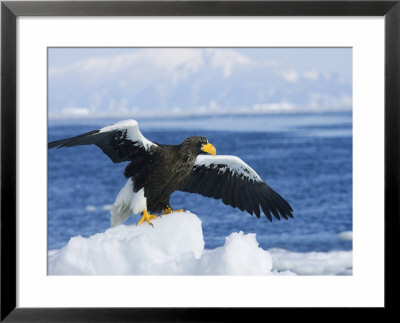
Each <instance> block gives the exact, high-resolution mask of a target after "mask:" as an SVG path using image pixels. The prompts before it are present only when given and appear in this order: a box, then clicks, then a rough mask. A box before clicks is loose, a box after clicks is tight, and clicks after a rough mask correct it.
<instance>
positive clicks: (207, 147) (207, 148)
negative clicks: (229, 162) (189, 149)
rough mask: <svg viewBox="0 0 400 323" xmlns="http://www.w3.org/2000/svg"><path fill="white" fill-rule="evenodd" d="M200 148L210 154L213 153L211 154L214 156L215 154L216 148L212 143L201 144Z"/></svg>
mask: <svg viewBox="0 0 400 323" xmlns="http://www.w3.org/2000/svg"><path fill="white" fill-rule="evenodd" d="M201 150H202V151H204V152H205V153H207V154H210V155H213V156H215V155H216V154H217V150H216V149H215V147H214V146H213V145H211V144H210V143H209V144H206V145H203V146H202V147H201Z"/></svg>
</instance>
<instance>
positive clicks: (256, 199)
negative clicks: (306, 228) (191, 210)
mask: <svg viewBox="0 0 400 323" xmlns="http://www.w3.org/2000/svg"><path fill="white" fill-rule="evenodd" d="M219 157H224V156H219ZM228 157H229V156H228ZM211 158H212V157H211ZM202 160H205V158H204V157H202V159H201V160H200V162H197V163H196V164H195V166H194V167H193V169H192V171H191V173H190V175H189V176H188V178H187V180H186V182H185V184H184V185H183V186H182V187H181V188H180V190H181V191H184V192H190V193H198V194H201V195H203V196H207V197H213V198H215V199H222V202H223V203H225V204H227V205H231V206H232V207H237V208H239V209H240V210H242V211H244V210H246V211H247V212H248V213H250V214H255V215H256V216H257V217H258V218H259V217H260V208H261V210H262V211H263V212H264V214H265V215H266V217H267V218H268V220H270V221H272V216H273V217H275V218H276V219H278V220H280V219H281V218H284V219H288V218H289V217H293V215H292V212H293V210H292V208H291V206H290V205H289V203H288V202H287V201H286V200H285V199H284V198H283V197H281V196H280V195H279V194H278V193H276V192H275V191H274V190H273V189H272V188H271V187H270V186H269V185H268V184H266V183H265V182H263V181H262V180H261V179H260V178H259V177H258V175H257V174H256V173H255V172H254V171H253V170H252V169H251V168H245V166H247V165H246V164H245V163H244V162H242V161H241V160H239V159H238V158H237V160H239V161H240V162H242V163H243V164H240V167H242V171H241V172H240V173H239V172H238V171H237V169H235V168H234V167H231V168H230V165H229V164H228V163H227V164H220V161H221V159H220V160H219V161H218V163H217V162H216V163H215V164H213V163H210V162H208V163H204V164H202V163H201V161H202Z"/></svg>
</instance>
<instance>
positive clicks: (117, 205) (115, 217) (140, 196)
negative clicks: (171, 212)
mask: <svg viewBox="0 0 400 323" xmlns="http://www.w3.org/2000/svg"><path fill="white" fill-rule="evenodd" d="M146 202H147V201H146V198H145V197H144V189H143V188H142V189H141V190H139V191H138V192H135V191H134V185H133V181H132V179H131V178H129V179H128V181H127V182H126V184H125V186H124V187H123V188H122V189H121V191H120V192H119V193H118V196H117V198H116V199H115V202H114V204H113V206H112V207H111V210H110V213H111V227H115V226H117V225H119V224H122V223H123V222H124V221H125V220H126V219H127V218H128V217H129V216H130V215H131V214H132V213H133V214H139V213H142V212H143V211H144V210H147V203H146Z"/></svg>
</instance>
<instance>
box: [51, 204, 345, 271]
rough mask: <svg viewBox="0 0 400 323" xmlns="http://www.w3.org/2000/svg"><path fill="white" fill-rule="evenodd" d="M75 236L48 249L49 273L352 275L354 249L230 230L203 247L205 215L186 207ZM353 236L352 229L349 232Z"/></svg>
mask: <svg viewBox="0 0 400 323" xmlns="http://www.w3.org/2000/svg"><path fill="white" fill-rule="evenodd" d="M152 223H153V226H150V225H148V224H147V223H143V224H142V225H139V226H136V225H129V226H126V225H123V224H121V225H118V226H116V227H114V228H110V229H108V230H107V231H105V232H103V233H97V234H95V235H92V236H90V237H88V238H84V237H81V236H77V237H73V238H71V239H70V241H69V242H68V244H67V245H66V246H64V247H63V248H62V249H59V250H50V251H49V252H48V273H49V274H50V275H352V270H353V266H352V255H353V253H352V251H351V250H350V251H330V252H293V251H288V250H284V249H276V248H275V249H269V250H268V251H266V250H264V249H262V248H260V247H259V246H258V242H257V240H256V235H255V234H253V233H249V234H244V233H243V232H234V233H231V234H230V235H229V236H228V237H226V238H225V244H224V245H223V246H222V247H218V248H215V249H211V250H205V249H204V239H203V232H202V226H201V221H200V219H199V218H198V217H197V216H196V215H194V214H192V213H190V212H188V211H186V212H175V213H171V214H168V215H163V216H161V217H158V218H157V219H154V220H152ZM346 236H347V238H348V236H349V234H348V233H346Z"/></svg>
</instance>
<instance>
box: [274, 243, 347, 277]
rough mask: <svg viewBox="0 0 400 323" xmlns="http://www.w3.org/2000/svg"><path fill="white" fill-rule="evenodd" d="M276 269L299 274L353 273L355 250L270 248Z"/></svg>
mask: <svg viewBox="0 0 400 323" xmlns="http://www.w3.org/2000/svg"><path fill="white" fill-rule="evenodd" d="M268 251H269V252H270V254H271V257H272V259H273V262H274V269H276V270H278V271H281V270H289V271H290V272H291V273H296V274H297V275H352V274H353V252H352V251H329V252H315V251H313V252H292V251H288V250H284V249H278V248H274V249H269V250H268Z"/></svg>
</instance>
